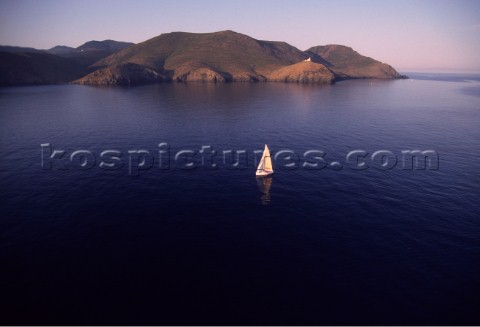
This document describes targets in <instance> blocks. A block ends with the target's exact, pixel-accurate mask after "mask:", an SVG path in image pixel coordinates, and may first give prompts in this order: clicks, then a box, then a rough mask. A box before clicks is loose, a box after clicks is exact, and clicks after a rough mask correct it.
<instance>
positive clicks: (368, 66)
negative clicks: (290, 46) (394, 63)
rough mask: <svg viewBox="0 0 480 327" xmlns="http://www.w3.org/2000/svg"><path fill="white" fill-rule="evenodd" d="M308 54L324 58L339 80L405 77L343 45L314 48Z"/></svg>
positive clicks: (391, 68)
mask: <svg viewBox="0 0 480 327" xmlns="http://www.w3.org/2000/svg"><path fill="white" fill-rule="evenodd" d="M306 53H308V54H310V55H312V56H314V55H318V56H320V57H321V58H323V59H324V60H325V61H326V62H327V66H328V67H329V68H330V70H331V71H333V72H334V73H335V75H336V76H337V79H350V78H380V79H382V78H383V79H385V78H403V77H404V76H402V75H400V74H399V73H397V71H395V69H393V67H391V66H390V65H387V64H384V63H381V62H380V61H377V60H374V59H372V58H370V57H365V56H362V55H360V54H359V53H358V52H356V51H355V50H353V49H352V48H350V47H346V46H343V45H336V44H331V45H325V46H317V47H312V48H310V49H308V50H307V51H306Z"/></svg>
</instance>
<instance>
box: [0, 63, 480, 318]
mask: <svg viewBox="0 0 480 327" xmlns="http://www.w3.org/2000/svg"><path fill="white" fill-rule="evenodd" d="M407 75H408V76H409V77H410V78H409V79H402V80H388V81H384V80H350V81H342V82H338V83H336V84H334V85H316V84H285V83H229V84H212V83H165V84H156V85H143V86H135V87H91V86H80V85H48V86H26V87H7V88H1V89H0V156H1V159H0V265H1V266H0V311H1V314H0V324H2V325H62V324H66V325H92V324H93V325H112V324H113V325H128V324H133V325H352V324H353V325H411V324H413V325H445V324H447V325H478V324H480V310H479V308H480V75H475V74H440V73H414V72H412V73H407ZM265 144H267V145H268V148H269V149H270V154H271V160H272V162H273V169H274V174H273V175H271V176H269V177H266V178H257V177H256V175H255V171H256V167H257V165H258V162H259V159H260V157H261V155H262V151H263V150H264V147H265Z"/></svg>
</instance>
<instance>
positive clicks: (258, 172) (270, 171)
mask: <svg viewBox="0 0 480 327" xmlns="http://www.w3.org/2000/svg"><path fill="white" fill-rule="evenodd" d="M271 174H273V170H260V171H259V170H257V172H256V173H255V175H256V176H268V175H271Z"/></svg>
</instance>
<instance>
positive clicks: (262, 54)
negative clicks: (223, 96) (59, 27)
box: [77, 31, 306, 84]
mask: <svg viewBox="0 0 480 327" xmlns="http://www.w3.org/2000/svg"><path fill="white" fill-rule="evenodd" d="M305 58H306V55H305V54H304V53H303V52H302V51H300V50H298V49H297V48H295V47H293V46H291V45H289V44H287V43H284V42H271V41H259V40H255V39H253V38H251V37H249V36H246V35H243V34H239V33H235V32H232V31H222V32H216V33H202V34H196V33H184V32H174V33H168V34H162V35H160V36H158V37H155V38H153V39H150V40H147V41H145V42H142V43H139V44H137V45H134V46H132V47H130V48H128V49H124V50H121V51H119V52H117V53H115V54H113V55H111V56H109V57H107V58H105V59H102V60H100V61H99V62H97V63H96V64H95V65H94V66H95V67H98V68H102V67H103V70H102V73H101V74H102V75H105V76H108V75H112V74H114V73H113V71H118V70H119V68H118V67H120V66H123V65H125V64H127V63H133V64H136V65H140V66H143V67H148V68H149V69H153V70H155V71H156V72H157V73H158V74H161V75H162V76H164V77H165V78H166V79H170V80H174V81H215V82H226V81H262V80H266V75H268V74H269V73H271V72H272V71H274V70H276V69H279V68H281V67H284V66H287V65H291V64H294V63H297V62H299V61H301V60H303V59H305ZM109 71H110V73H109ZM97 75H98V73H97ZM77 82H78V83H87V84H108V83H107V82H106V81H104V80H98V79H96V78H93V75H90V76H86V77H85V78H82V79H80V80H79V81H77Z"/></svg>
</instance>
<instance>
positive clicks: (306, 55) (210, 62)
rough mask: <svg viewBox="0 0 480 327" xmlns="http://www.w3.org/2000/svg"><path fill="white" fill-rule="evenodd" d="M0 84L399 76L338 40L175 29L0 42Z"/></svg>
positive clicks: (303, 80)
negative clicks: (291, 40)
mask: <svg viewBox="0 0 480 327" xmlns="http://www.w3.org/2000/svg"><path fill="white" fill-rule="evenodd" d="M0 59H2V60H1V61H0V85H23V84H56V83H68V82H73V83H76V84H87V85H137V84H146V83H158V82H217V83H224V82H256V81H274V82H294V83H322V84H325V83H334V82H335V81H338V80H343V79H359V78H376V79H398V78H405V76H403V75H400V74H399V73H398V72H397V71H396V70H395V69H394V68H392V67H391V66H390V65H388V64H385V63H381V62H379V61H377V60H374V59H372V58H369V57H365V56H362V55H360V54H358V53H357V52H356V51H354V50H353V49H352V48H349V47H346V46H342V45H326V46H315V47H312V48H310V49H308V50H306V51H301V50H299V49H297V48H295V47H294V46H292V45H290V44H288V43H285V42H276V41H261V40H256V39H254V38H251V37H249V36H247V35H243V34H240V33H236V32H233V31H221V32H215V33H186V32H173V33H167V34H162V35H160V36H157V37H154V38H152V39H149V40H147V41H144V42H142V43H138V44H132V43H127V42H116V41H112V40H107V41H90V42H87V43H85V44H84V45H82V46H81V47H79V48H69V47H65V46H57V47H54V48H52V49H50V50H44V51H42V50H36V49H32V48H15V47H2V46H0Z"/></svg>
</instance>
